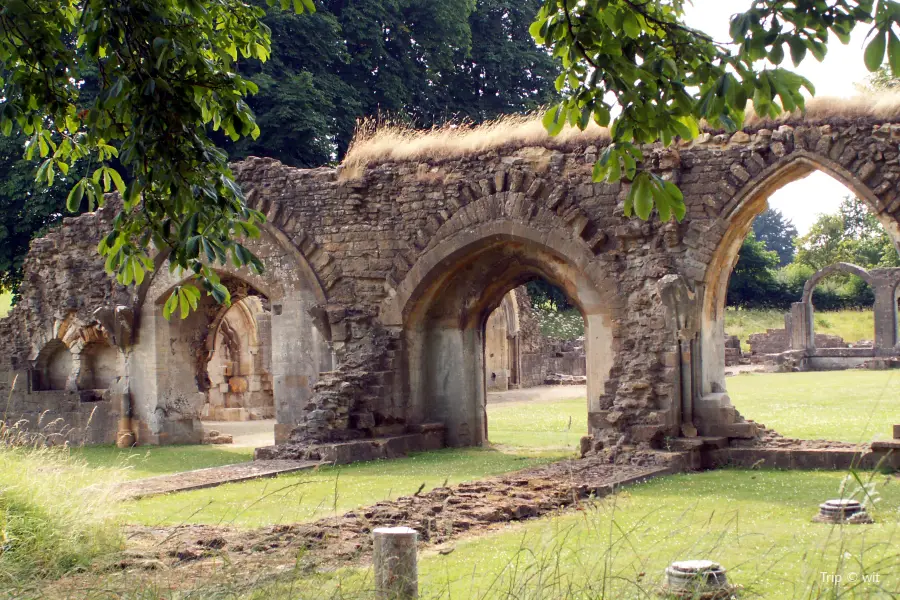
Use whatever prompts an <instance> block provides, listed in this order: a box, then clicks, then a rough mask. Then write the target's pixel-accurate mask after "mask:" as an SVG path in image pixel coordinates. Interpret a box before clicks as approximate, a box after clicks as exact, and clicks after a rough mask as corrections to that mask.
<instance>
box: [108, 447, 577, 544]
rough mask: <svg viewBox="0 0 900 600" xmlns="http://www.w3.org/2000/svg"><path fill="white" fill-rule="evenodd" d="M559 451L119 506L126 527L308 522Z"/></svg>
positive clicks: (476, 455)
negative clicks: (138, 524) (142, 525)
mask: <svg viewBox="0 0 900 600" xmlns="http://www.w3.org/2000/svg"><path fill="white" fill-rule="evenodd" d="M559 458H560V453H558V452H556V453H544V454H537V455H536V454H533V453H529V454H528V455H519V454H510V453H507V452H500V451H497V450H489V449H480V448H462V449H447V450H438V451H435V452H423V453H418V454H413V455H410V456H409V457H406V458H400V459H395V460H388V461H374V462H367V463H356V464H352V465H343V466H339V467H323V468H320V469H318V470H316V471H301V472H299V473H292V474H289V475H282V476H280V477H277V478H275V479H260V480H256V481H248V482H244V483H234V484H228V485H223V486H219V487H216V488H211V489H207V490H196V491H192V492H182V493H179V494H172V495H168V496H155V497H152V498H146V499H143V500H137V501H134V502H129V503H127V506H126V509H125V510H126V518H127V520H128V521H130V522H135V523H144V524H148V525H155V524H169V525H171V524H179V523H211V524H215V523H223V524H231V525H236V526H239V527H259V526H262V525H271V524H275V523H298V522H303V521H310V520H314V519H317V518H320V517H324V516H327V515H329V514H335V512H336V513H338V514H340V513H344V512H347V511H348V510H352V509H354V508H358V507H360V506H366V505H370V504H375V503H376V502H379V501H381V500H387V499H391V498H396V497H398V496H404V495H408V494H412V493H415V492H416V491H417V490H418V489H419V487H420V486H422V485H423V484H424V488H423V489H424V490H426V491H427V490H430V489H433V488H435V487H438V486H441V485H443V484H444V483H445V482H446V483H447V484H448V485H453V484H456V483H460V482H463V481H472V480H476V479H481V478H484V477H488V476H491V475H498V474H501V473H507V472H509V471H516V470H519V469H524V468H527V467H532V466H537V465H541V464H546V463H548V462H551V461H553V460H558V459H559Z"/></svg>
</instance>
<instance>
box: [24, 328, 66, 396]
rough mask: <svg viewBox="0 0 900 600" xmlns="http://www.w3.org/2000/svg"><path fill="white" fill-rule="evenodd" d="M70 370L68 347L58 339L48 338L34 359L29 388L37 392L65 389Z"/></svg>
mask: <svg viewBox="0 0 900 600" xmlns="http://www.w3.org/2000/svg"><path fill="white" fill-rule="evenodd" d="M71 372H72V353H71V352H70V351H69V347H68V346H66V345H65V344H64V343H63V342H62V341H61V340H59V339H53V340H50V341H49V342H47V343H46V344H45V345H44V347H43V348H42V349H41V351H40V353H38V356H37V358H36V359H35V361H34V368H33V370H32V376H31V388H32V389H33V390H34V391H39V392H43V391H62V390H65V389H66V385H67V382H68V379H69V374H70V373H71Z"/></svg>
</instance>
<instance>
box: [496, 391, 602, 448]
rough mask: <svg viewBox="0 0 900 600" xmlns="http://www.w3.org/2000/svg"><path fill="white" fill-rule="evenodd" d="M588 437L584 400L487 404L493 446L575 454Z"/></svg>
mask: <svg viewBox="0 0 900 600" xmlns="http://www.w3.org/2000/svg"><path fill="white" fill-rule="evenodd" d="M584 435H587V399H586V398H573V399H571V400H562V401H559V402H503V403H499V404H488V437H489V438H490V440H491V443H493V444H501V445H503V446H513V447H515V448H516V450H517V451H519V452H521V451H523V450H524V449H526V448H537V449H540V450H548V449H558V450H567V451H569V452H575V451H576V450H577V449H578V443H579V441H580V440H581V437H582V436H584Z"/></svg>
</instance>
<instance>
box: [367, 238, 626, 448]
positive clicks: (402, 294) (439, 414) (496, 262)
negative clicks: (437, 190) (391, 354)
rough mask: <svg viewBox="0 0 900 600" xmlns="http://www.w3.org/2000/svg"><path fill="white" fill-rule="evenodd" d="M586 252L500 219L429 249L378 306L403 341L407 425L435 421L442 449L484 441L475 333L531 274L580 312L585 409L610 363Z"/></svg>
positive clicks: (598, 292) (608, 329)
mask: <svg viewBox="0 0 900 600" xmlns="http://www.w3.org/2000/svg"><path fill="white" fill-rule="evenodd" d="M591 259H592V256H591V255H590V253H589V252H588V251H587V249H586V248H584V249H582V248H580V247H579V246H578V243H577V242H573V241H572V240H567V239H565V238H564V237H563V236H562V235H560V234H559V233H556V232H549V233H548V232H542V231H539V230H537V229H534V228H532V227H530V226H527V225H523V224H520V223H516V222H513V221H508V220H496V221H492V222H490V223H486V224H482V225H479V226H476V227H473V228H469V229H466V230H464V231H462V232H460V233H458V234H456V235H454V236H451V237H450V238H448V239H446V240H444V241H442V242H441V243H439V244H437V245H436V246H434V247H433V248H432V249H431V250H430V251H428V252H427V253H426V254H425V255H423V256H422V258H421V259H420V260H419V261H418V262H417V263H416V264H415V265H414V267H413V268H412V269H411V270H410V272H409V274H408V275H407V277H406V278H405V279H404V281H403V283H402V284H401V285H400V286H399V287H398V289H397V290H396V294H395V295H394V296H393V297H392V298H391V299H389V300H388V301H387V302H386V303H385V305H384V306H383V307H382V313H381V318H382V321H383V322H384V323H385V325H388V326H392V327H398V328H401V329H402V332H403V337H404V340H405V348H406V352H405V361H404V362H405V364H404V367H405V372H406V375H407V378H406V382H405V383H406V385H405V390H404V391H403V392H401V393H403V394H404V396H405V397H406V399H407V403H408V404H407V406H406V413H407V415H408V421H409V422H410V423H421V422H427V421H439V422H442V423H443V424H444V425H445V427H446V432H447V443H448V445H451V446H465V445H480V444H483V443H485V442H486V441H487V437H486V416H485V380H484V334H485V324H486V322H487V318H488V316H489V315H490V313H491V312H492V311H494V310H495V309H496V308H497V307H498V306H499V305H500V303H501V302H502V301H503V298H504V296H505V295H506V294H507V293H508V292H509V291H510V290H511V289H513V288H515V287H517V286H519V285H522V284H523V283H525V282H527V281H530V280H532V279H535V278H538V277H540V278H544V279H546V280H547V281H549V282H551V283H553V284H555V285H557V286H559V287H560V288H561V289H562V290H563V291H564V292H565V293H566V294H567V295H568V297H569V298H570V299H571V300H572V302H573V303H574V304H575V305H576V306H577V307H578V309H579V310H580V311H581V314H582V316H583V317H584V322H585V349H586V352H587V364H588V404H589V406H588V407H586V409H588V410H599V407H598V406H591V405H592V404H598V402H599V398H600V396H601V395H602V392H603V389H604V383H605V382H606V380H607V379H608V377H609V372H610V368H611V366H612V363H613V341H612V340H613V331H612V329H613V319H612V315H611V306H612V304H611V303H610V302H609V301H608V298H607V295H606V293H605V290H604V288H602V287H601V286H599V285H597V282H595V281H594V280H593V279H592V278H591V277H590V276H589V275H588V269H589V267H590V263H591Z"/></svg>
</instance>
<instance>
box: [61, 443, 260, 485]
mask: <svg viewBox="0 0 900 600" xmlns="http://www.w3.org/2000/svg"><path fill="white" fill-rule="evenodd" d="M72 455H73V456H75V457H76V458H80V459H81V460H83V461H84V463H86V464H87V466H88V467H91V468H93V469H118V470H120V471H121V473H122V477H124V478H125V479H140V478H143V477H154V476H156V475H166V474H168V473H179V472H181V471H190V470H192V469H204V468H206V467H218V466H221V465H230V464H233V463H238V462H246V461H248V460H253V448H230V447H227V446H140V447H138V448H128V449H119V448H116V447H115V446H86V447H78V448H73V449H72Z"/></svg>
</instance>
